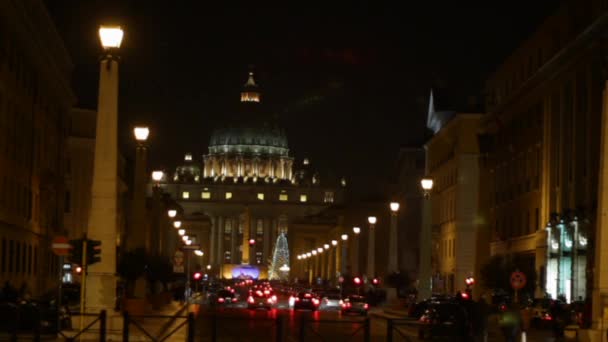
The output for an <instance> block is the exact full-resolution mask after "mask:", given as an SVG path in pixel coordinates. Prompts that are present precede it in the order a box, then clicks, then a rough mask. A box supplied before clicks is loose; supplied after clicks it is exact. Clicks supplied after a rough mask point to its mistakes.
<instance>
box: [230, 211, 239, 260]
mask: <svg viewBox="0 0 608 342" xmlns="http://www.w3.org/2000/svg"><path fill="white" fill-rule="evenodd" d="M231 220H232V233H230V261H232V263H233V264H236V263H238V261H239V260H238V256H237V254H238V253H237V252H238V250H237V248H238V245H237V241H236V240H237V237H238V232H239V223H238V220H236V219H234V218H231Z"/></svg>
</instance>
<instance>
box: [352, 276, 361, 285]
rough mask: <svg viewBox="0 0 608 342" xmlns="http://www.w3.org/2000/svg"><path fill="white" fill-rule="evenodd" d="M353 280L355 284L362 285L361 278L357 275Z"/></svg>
mask: <svg viewBox="0 0 608 342" xmlns="http://www.w3.org/2000/svg"><path fill="white" fill-rule="evenodd" d="M353 282H354V283H355V285H361V278H359V277H355V279H353Z"/></svg>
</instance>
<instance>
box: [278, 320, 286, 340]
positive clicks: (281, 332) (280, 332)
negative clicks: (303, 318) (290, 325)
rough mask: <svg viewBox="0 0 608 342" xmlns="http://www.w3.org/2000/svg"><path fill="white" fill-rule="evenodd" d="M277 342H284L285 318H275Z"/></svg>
mask: <svg viewBox="0 0 608 342" xmlns="http://www.w3.org/2000/svg"><path fill="white" fill-rule="evenodd" d="M276 334H277V342H283V341H285V316H284V315H278V316H277V318H276Z"/></svg>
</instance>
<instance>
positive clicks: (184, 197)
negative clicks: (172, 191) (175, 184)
mask: <svg viewBox="0 0 608 342" xmlns="http://www.w3.org/2000/svg"><path fill="white" fill-rule="evenodd" d="M182 198H183V199H188V198H190V193H189V192H188V191H184V192H182Z"/></svg>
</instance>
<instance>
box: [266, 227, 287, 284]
mask: <svg viewBox="0 0 608 342" xmlns="http://www.w3.org/2000/svg"><path fill="white" fill-rule="evenodd" d="M282 267H289V247H288V246H287V237H286V236H285V233H281V234H279V236H278V237H277V243H276V244H275V245H274V251H273V253H272V262H271V263H270V268H269V271H268V279H270V280H285V279H286V278H288V277H289V272H288V271H287V272H286V271H281V268H282Z"/></svg>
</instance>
